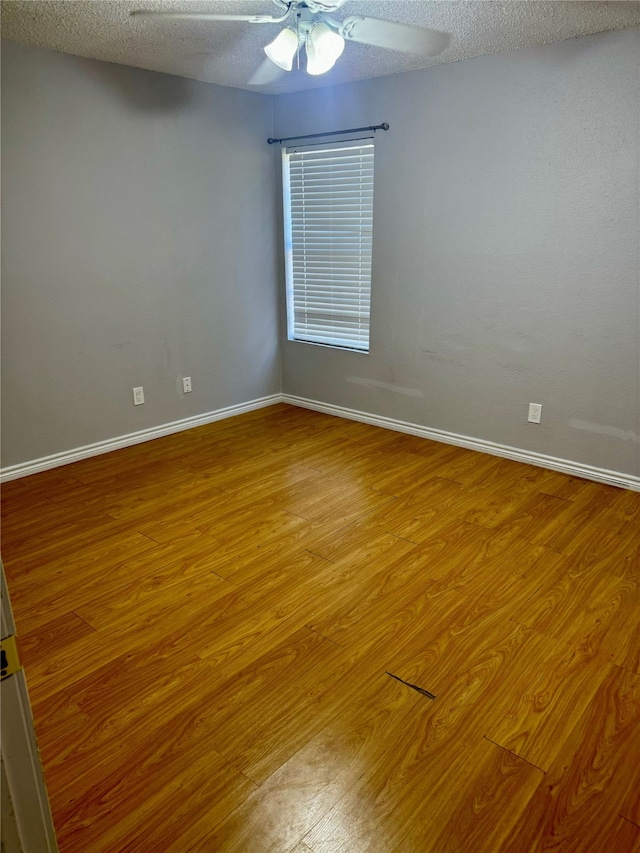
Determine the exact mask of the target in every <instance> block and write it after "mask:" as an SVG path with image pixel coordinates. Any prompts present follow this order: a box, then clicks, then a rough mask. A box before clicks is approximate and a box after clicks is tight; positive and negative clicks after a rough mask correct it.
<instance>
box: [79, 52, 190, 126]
mask: <svg viewBox="0 0 640 853" xmlns="http://www.w3.org/2000/svg"><path fill="white" fill-rule="evenodd" d="M69 58H70V59H71V60H72V61H75V62H76V63H77V64H78V65H82V68H81V69H80V70H81V73H82V74H85V75H86V74H90V75H91V76H93V77H94V78H95V79H96V80H99V81H100V82H101V83H103V84H104V86H105V88H108V89H110V90H111V91H113V92H116V93H117V94H118V95H119V96H120V98H121V100H123V101H125V102H128V103H129V104H130V105H131V106H132V107H135V109H136V110H137V111H138V110H141V111H146V112H149V113H169V112H179V111H180V110H182V109H183V108H184V107H185V106H186V105H187V104H188V103H190V102H191V101H193V100H194V98H195V96H196V88H197V84H195V81H193V80H189V79H187V78H186V77H177V76H175V75H173V74H163V73H161V72H158V71H148V70H147V69H144V68H132V67H131V66H129V65H117V64H116V63H113V62H99V61H97V60H87V59H85V58H84V57H80V56H70V57H69ZM194 84H195V85H194Z"/></svg>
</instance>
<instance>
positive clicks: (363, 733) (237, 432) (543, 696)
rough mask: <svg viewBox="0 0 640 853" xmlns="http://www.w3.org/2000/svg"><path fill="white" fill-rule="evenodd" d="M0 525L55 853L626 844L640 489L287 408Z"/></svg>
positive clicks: (30, 484) (112, 467) (15, 507)
mask: <svg viewBox="0 0 640 853" xmlns="http://www.w3.org/2000/svg"><path fill="white" fill-rule="evenodd" d="M2 507H3V509H2V513H3V515H2V519H3V544H2V553H3V558H4V561H5V565H6V570H7V575H8V579H9V586H10V591H11V595H12V601H13V606H14V610H15V615H16V621H17V625H18V632H19V645H20V650H21V655H22V659H23V663H24V665H25V669H26V674H27V680H28V684H29V688H30V694H31V698H32V702H33V707H34V715H35V720H36V728H37V734H38V738H39V743H40V747H41V750H42V755H43V761H44V767H45V775H46V779H47V783H48V787H49V793H50V798H51V804H52V810H53V814H54V820H55V825H56V830H57V834H58V839H59V844H60V850H61V851H62V853H100V851H110V853H114V851H115V853H120V851H131V853H157V851H163V853H165V851H175V853H186V851H209V853H267V851H271V853H275V851H278V853H338V851H341V853H365V851H366V853H401V851H402V853H430V851H433V853H445V851H464V853H499V851H505V853H506V851H509V853H534V851H544V850H552V849H553V850H562V851H575V853H591V852H592V851H593V853H601V851H605V850H612V851H616V853H631V851H639V850H640V773H639V770H638V768H640V591H639V586H638V584H639V582H640V494H634V493H632V492H627V491H623V490H619V489H615V488H612V487H607V486H603V485H598V484H595V483H591V482H587V481H584V480H579V479H575V478H571V477H568V476H565V475H562V474H558V473H554V472H550V471H546V470H544V469H541V468H534V467H530V466H527V465H523V464H520V463H516V462H510V461H505V460H502V459H498V458H496V457H492V456H487V455H482V454H478V453H475V452H472V451H468V450H464V449H459V448H454V447H450V446H447V445H442V444H437V443H434V442H430V441H427V440H425V439H420V438H414V437H411V436H407V435H401V434H398V433H394V432H391V431H387V430H381V429H378V428H375V427H370V426H367V425H363V424H359V423H354V422H350V421H344V420H340V419H337V418H333V417H329V416H326V415H322V414H318V413H315V412H309V411H305V410H302V409H296V408H293V407H289V406H285V405H279V406H274V407H271V408H268V409H263V410H260V411H257V412H253V413H249V414H246V415H242V416H240V417H237V418H234V419H230V420H226V421H221V422H218V423H215V424H212V425H209V426H205V427H201V428H198V429H195V430H192V431H190V432H184V433H179V434H177V435H174V436H169V437H167V438H162V439H158V440H156V441H152V442H149V443H146V444H142V445H138V446H136V447H132V448H127V449H124V450H119V451H117V452H114V453H111V454H109V455H105V456H99V457H95V458H93V459H89V460H85V461H82V462H78V463H75V464H73V465H69V466H67V467H65V468H58V469H55V470H52V471H48V472H44V473H42V474H38V475H34V476H31V477H28V478H25V479H22V480H17V481H14V482H11V483H8V484H6V485H5V486H4V488H3V501H2ZM389 673H391V674H392V675H394V676H396V677H395V678H393V677H390V675H389ZM409 685H415V686H418V687H420V688H422V689H423V690H424V691H428V692H429V693H431V694H433V695H434V696H435V699H431V698H429V697H428V696H426V695H425V694H424V693H421V692H419V691H416V690H414V689H412V687H411V686H409Z"/></svg>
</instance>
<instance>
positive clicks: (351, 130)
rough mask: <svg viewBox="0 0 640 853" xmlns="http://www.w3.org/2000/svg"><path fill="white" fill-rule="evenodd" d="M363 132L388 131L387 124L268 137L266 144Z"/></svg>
mask: <svg viewBox="0 0 640 853" xmlns="http://www.w3.org/2000/svg"><path fill="white" fill-rule="evenodd" d="M363 130H373V131H375V130H389V124H388V122H386V121H385V122H383V123H382V124H373V125H370V126H369V127H350V128H348V129H347V130H330V131H329V132H328V133H307V134H306V135H305V136H285V137H283V138H282V139H273V138H272V137H269V139H267V142H268V143H269V145H273V143H274V142H290V141H291V140H292V139H317V138H318V137H319V136H337V135H338V134H341V133H360V131H363Z"/></svg>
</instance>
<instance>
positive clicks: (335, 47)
mask: <svg viewBox="0 0 640 853" xmlns="http://www.w3.org/2000/svg"><path fill="white" fill-rule="evenodd" d="M306 48H307V74H313V75H318V74H325V73H326V72H327V71H330V70H331V69H332V68H333V66H334V65H335V64H336V62H337V60H338V59H339V57H340V56H341V54H342V51H343V50H344V39H343V38H342V36H341V35H340V34H339V33H336V32H334V31H333V30H332V29H331V28H330V27H328V26H327V25H326V24H325V23H323V22H322V21H319V22H318V23H317V24H314V25H313V27H312V28H311V29H310V30H309V34H308V35H307V42H306Z"/></svg>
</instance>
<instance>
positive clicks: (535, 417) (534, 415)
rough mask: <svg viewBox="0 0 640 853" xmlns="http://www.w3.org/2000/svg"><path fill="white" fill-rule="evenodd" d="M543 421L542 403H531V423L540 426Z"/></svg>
mask: <svg viewBox="0 0 640 853" xmlns="http://www.w3.org/2000/svg"><path fill="white" fill-rule="evenodd" d="M541 419H542V403H529V418H528V420H529V423H530V424H539V423H540V421H541Z"/></svg>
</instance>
